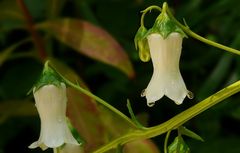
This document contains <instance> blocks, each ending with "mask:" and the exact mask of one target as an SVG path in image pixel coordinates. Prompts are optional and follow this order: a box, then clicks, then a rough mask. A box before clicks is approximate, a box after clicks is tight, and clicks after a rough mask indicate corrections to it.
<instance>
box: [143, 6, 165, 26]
mask: <svg viewBox="0 0 240 153" xmlns="http://www.w3.org/2000/svg"><path fill="white" fill-rule="evenodd" d="M152 9H156V10H159V11H160V12H161V10H162V9H161V8H160V7H159V6H155V5H152V6H149V7H148V8H146V9H145V10H143V11H142V13H143V14H142V16H141V26H143V27H144V17H145V15H146V14H147V12H148V11H151V10H152Z"/></svg>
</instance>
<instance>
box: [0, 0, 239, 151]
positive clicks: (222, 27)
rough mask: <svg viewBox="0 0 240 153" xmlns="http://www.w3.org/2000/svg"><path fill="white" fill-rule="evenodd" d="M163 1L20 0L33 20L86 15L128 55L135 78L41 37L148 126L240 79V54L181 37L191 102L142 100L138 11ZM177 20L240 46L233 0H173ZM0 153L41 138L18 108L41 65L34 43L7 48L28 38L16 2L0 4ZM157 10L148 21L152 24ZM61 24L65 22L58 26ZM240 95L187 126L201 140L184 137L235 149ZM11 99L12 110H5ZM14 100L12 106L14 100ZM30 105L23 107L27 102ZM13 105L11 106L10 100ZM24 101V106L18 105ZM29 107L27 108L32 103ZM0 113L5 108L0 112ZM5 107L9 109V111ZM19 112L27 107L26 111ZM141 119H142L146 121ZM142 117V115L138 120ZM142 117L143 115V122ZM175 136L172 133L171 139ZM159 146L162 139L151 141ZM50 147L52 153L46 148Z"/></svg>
mask: <svg viewBox="0 0 240 153" xmlns="http://www.w3.org/2000/svg"><path fill="white" fill-rule="evenodd" d="M162 2H163V1H161V0H145V1H144V0H82V1H80V0H78V1H77V0H76V1H73V0H63V1H61V2H60V1H57V0H35V1H31V0H25V3H26V5H27V7H28V9H29V11H30V13H31V15H32V17H33V21H34V22H35V23H41V22H44V21H46V20H50V19H56V18H57V19H61V18H63V17H70V18H77V19H84V20H86V21H89V22H90V23H92V24H94V25H97V26H100V27H102V28H103V29H105V30H106V31H108V32H109V33H110V34H111V35H112V36H113V37H114V38H115V39H116V40H117V41H118V42H119V43H120V44H121V46H122V47H123V48H124V50H125V51H126V53H127V54H128V56H129V58H130V60H131V62H132V64H133V67H134V70H135V77H134V78H129V77H127V75H125V74H124V73H122V72H121V71H119V70H118V69H116V68H114V67H112V66H109V65H106V64H103V63H101V62H98V61H95V60H93V59H90V58H88V57H87V56H83V55H81V54H78V53H77V52H75V51H74V50H73V49H72V48H70V47H68V46H66V45H65V44H62V43H60V42H58V41H57V40H56V39H54V38H52V37H50V36H49V35H43V34H42V32H40V33H39V34H40V35H41V36H42V37H43V38H44V45H45V48H46V50H47V53H48V55H50V56H52V57H54V58H56V59H59V60H61V61H63V62H64V63H65V64H66V65H68V66H69V67H71V68H72V69H73V70H75V72H76V73H77V74H78V75H79V76H80V77H81V78H82V79H83V80H84V82H85V83H86V84H87V86H88V87H89V89H90V90H91V91H92V92H93V93H95V94H96V95H98V96H99V97H102V98H103V99H105V100H106V101H108V102H109V103H111V104H112V105H113V106H115V107H116V108H118V109H119V110H121V111H122V112H124V113H125V114H127V113H128V112H127V108H126V99H127V98H129V99H130V100H131V102H132V108H133V110H134V112H135V113H136V114H140V115H141V114H147V115H146V116H148V122H147V123H148V126H153V125H157V124H160V123H162V122H164V121H166V120H167V119H169V118H171V117H173V116H174V115H176V114H177V113H179V112H181V111H183V110H185V109H186V108H188V107H190V106H192V105H194V104H196V103H197V102H198V101H200V100H203V99H204V98H206V97H207V96H209V95H211V94H213V93H215V92H216V91H218V90H220V89H221V88H223V87H225V86H226V85H229V84H230V83H232V82H234V81H236V80H239V78H240V58H239V57H238V56H236V55H232V54H230V53H225V52H224V51H222V50H219V49H216V48H213V47H211V46H207V45H205V44H203V43H201V42H198V41H196V40H194V39H192V38H188V39H184V43H183V51H182V56H181V62H180V68H181V73H182V76H183V78H184V80H185V83H186V85H187V87H188V89H189V90H191V91H192V92H193V93H194V94H195V98H194V99H193V100H187V99H186V100H185V101H184V103H183V104H182V105H181V106H176V105H175V104H174V103H173V102H172V101H170V100H168V99H167V98H163V99H161V100H160V101H159V102H157V103H156V106H154V107H153V108H148V107H147V105H146V100H145V99H144V98H141V97H140V93H141V91H142V90H143V89H144V88H146V86H147V84H148V81H149V80H150V78H151V75H152V64H151V62H149V63H142V62H141V61H140V60H139V58H138V53H137V51H136V50H135V48H134V43H133V38H134V35H135V33H136V31H137V29H138V27H139V24H140V11H141V10H143V9H145V8H146V7H148V6H150V5H159V6H161V5H162ZM168 3H169V7H171V9H172V11H173V12H174V15H175V17H176V18H177V19H178V20H179V21H182V19H183V18H184V19H185V20H186V22H187V24H188V26H189V27H190V28H191V29H192V30H193V31H194V32H196V33H198V34H200V35H202V36H204V37H206V38H209V39H212V40H214V41H217V42H219V43H222V44H225V45H229V46H230V47H233V48H236V49H240V28H239V27H240V15H239V10H240V2H239V1H238V0H212V1H208V0H194V1H192V0H184V1H180V0H174V1H168ZM0 8H1V9H0V10H1V11H0V48H1V50H0V153H13V152H18V153H28V152H29V153H30V152H31V153H34V152H40V149H39V150H38V149H36V150H29V149H28V148H27V146H28V145H29V144H31V143H32V142H33V141H34V140H35V139H37V138H38V133H39V130H40V129H39V128H40V123H39V120H38V117H37V116H33V115H34V114H35V113H31V114H26V115H21V113H20V114H18V113H12V114H11V113H9V112H15V111H17V110H18V109H19V105H17V104H18V103H20V104H25V103H26V102H29V101H31V102H29V103H30V104H33V99H32V96H31V95H26V94H27V92H28V91H29V90H30V89H31V87H32V85H33V84H34V83H35V82H36V80H37V79H38V77H39V75H40V73H41V70H42V62H41V60H39V58H38V57H37V56H38V53H37V50H36V48H34V46H33V45H32V44H31V43H23V44H22V45H19V46H18V47H17V48H14V49H15V50H14V51H10V53H9V55H7V56H6V55H5V57H4V59H2V58H3V54H4V53H6V52H5V51H6V49H7V48H9V47H11V46H12V45H13V44H16V43H19V41H23V40H24V39H28V38H29V36H30V35H29V33H28V32H27V31H26V29H25V25H24V24H25V22H24V17H23V15H22V12H21V10H19V8H18V5H17V4H16V2H15V1H14V0H9V1H8V0H1V1H0ZM156 15H157V13H156V12H154V11H153V12H152V13H151V14H148V15H147V16H146V17H145V18H146V19H145V22H146V25H147V26H148V27H150V26H151V25H152V24H153V22H154V18H155V17H156ZM59 26H60V27H61V26H62V25H61V24H59ZM239 100H240V95H239V94H237V95H235V96H233V97H231V98H229V99H227V100H225V102H223V103H221V104H219V105H217V106H214V107H213V108H211V109H210V110H208V111H206V112H203V113H202V114H200V115H199V116H197V117H196V118H194V119H192V120H191V121H189V122H188V123H187V127H188V128H189V129H193V131H196V132H197V133H198V134H199V135H200V136H201V137H202V138H203V139H204V140H205V142H200V141H195V140H192V139H185V142H186V143H187V144H188V146H189V148H190V149H191V151H192V152H194V153H203V152H204V153H239V152H240V146H239V144H240V105H239ZM6 103H9V105H8V106H9V107H6V105H5V104H6ZM12 103H16V105H13V104H12ZM29 103H28V104H29ZM10 104H11V105H10ZM23 106H24V105H23ZM29 108H32V107H31V106H29ZM3 110H4V111H3ZM6 112H8V114H7V116H6ZM23 112H24V111H23ZM145 118H146V117H144V119H145ZM140 120H141V118H140ZM145 120H146V119H145ZM170 139H171V140H172V141H173V139H174V135H173V137H170ZM154 141H155V142H156V144H157V145H158V147H159V149H160V150H161V151H162V150H163V149H162V146H163V137H162V136H160V137H157V138H154ZM47 152H51V150H48V151H47Z"/></svg>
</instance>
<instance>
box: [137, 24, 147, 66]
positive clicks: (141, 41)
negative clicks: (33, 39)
mask: <svg viewBox="0 0 240 153" xmlns="http://www.w3.org/2000/svg"><path fill="white" fill-rule="evenodd" d="M147 32H148V31H147V29H146V28H145V27H144V26H140V28H139V29H138V31H137V33H136V35H135V38H134V44H135V47H136V49H137V50H139V58H140V59H141V61H143V62H148V61H149V60H150V51H149V46H148V42H147V38H146V37H145V35H146V34H147Z"/></svg>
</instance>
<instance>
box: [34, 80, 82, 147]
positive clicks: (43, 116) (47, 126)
mask: <svg viewBox="0 0 240 153" xmlns="http://www.w3.org/2000/svg"><path fill="white" fill-rule="evenodd" d="M35 90H36V89H33V93H34V99H35V102H36V107H37V110H38V113H39V116H40V120H41V132H40V137H39V139H38V141H36V142H34V143H32V144H31V145H30V146H29V148H36V147H40V148H42V150H45V149H47V148H48V147H50V148H57V147H60V146H61V145H63V144H64V143H68V144H74V145H79V144H78V142H77V141H76V140H75V138H74V137H73V135H72V133H71V131H70V129H69V128H68V125H67V122H66V105H67V95H66V85H65V84H64V83H60V84H59V86H57V85H54V84H47V85H44V86H42V87H41V88H39V89H38V90H37V91H35Z"/></svg>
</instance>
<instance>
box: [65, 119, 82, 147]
mask: <svg viewBox="0 0 240 153" xmlns="http://www.w3.org/2000/svg"><path fill="white" fill-rule="evenodd" d="M66 121H67V125H68V128H69V129H70V131H71V133H72V135H73V137H74V138H75V139H76V140H77V142H78V143H79V144H80V145H83V144H84V143H85V142H86V141H85V140H84V139H83V138H82V137H81V136H80V134H79V133H78V131H77V129H76V128H74V126H73V125H72V123H71V122H70V120H69V118H68V117H66Z"/></svg>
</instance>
